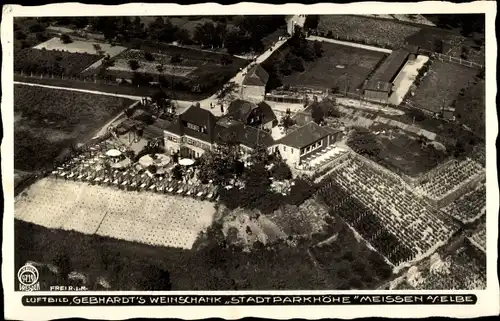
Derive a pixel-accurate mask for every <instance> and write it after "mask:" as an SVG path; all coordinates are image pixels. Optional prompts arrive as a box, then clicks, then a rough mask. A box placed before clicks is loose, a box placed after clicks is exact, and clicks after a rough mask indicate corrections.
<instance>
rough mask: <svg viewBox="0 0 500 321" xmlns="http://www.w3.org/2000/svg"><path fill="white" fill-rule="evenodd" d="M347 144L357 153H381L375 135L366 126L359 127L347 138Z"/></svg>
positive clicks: (376, 155) (368, 154)
mask: <svg viewBox="0 0 500 321" xmlns="http://www.w3.org/2000/svg"><path fill="white" fill-rule="evenodd" d="M347 145H348V146H349V147H351V148H352V149H353V150H354V151H355V152H356V153H358V154H362V155H366V156H370V157H378V155H379V153H380V146H379V143H378V141H377V139H376V138H375V135H373V134H372V133H371V132H370V131H369V130H367V129H365V128H357V129H356V130H355V131H354V133H353V134H352V135H351V136H350V137H349V139H348V140H347Z"/></svg>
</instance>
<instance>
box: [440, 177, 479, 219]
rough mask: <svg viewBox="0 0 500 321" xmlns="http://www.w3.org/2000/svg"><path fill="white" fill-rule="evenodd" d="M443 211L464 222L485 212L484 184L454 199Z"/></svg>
mask: <svg viewBox="0 0 500 321" xmlns="http://www.w3.org/2000/svg"><path fill="white" fill-rule="evenodd" d="M443 212H445V213H446V214H448V215H449V216H451V217H453V218H455V219H457V220H459V221H461V222H462V223H465V224H466V223H470V222H473V221H475V220H476V219H477V218H479V217H480V216H481V215H483V214H484V213H486V185H484V184H481V186H479V187H478V188H477V189H475V190H473V191H472V192H469V193H467V194H465V195H463V196H462V197H460V198H458V199H456V200H455V201H453V202H452V203H451V204H450V205H448V206H446V207H445V208H443Z"/></svg>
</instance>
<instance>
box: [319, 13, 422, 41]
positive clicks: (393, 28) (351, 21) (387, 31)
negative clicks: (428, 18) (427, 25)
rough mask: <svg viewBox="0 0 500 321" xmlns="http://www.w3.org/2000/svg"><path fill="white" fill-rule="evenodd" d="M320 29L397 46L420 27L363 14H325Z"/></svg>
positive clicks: (358, 39)
mask: <svg viewBox="0 0 500 321" xmlns="http://www.w3.org/2000/svg"><path fill="white" fill-rule="evenodd" d="M318 30H319V31H320V32H324V33H328V32H331V35H332V36H333V37H334V38H337V39H342V40H350V41H353V42H361V43H366V44H373V45H378V46H385V47H388V48H397V47H400V46H402V45H403V44H404V41H405V38H406V37H408V36H411V35H413V34H415V33H417V32H418V31H419V30H420V28H418V27H414V26H410V25H406V24H402V23H398V22H397V21H390V20H385V19H384V20H382V19H374V18H369V17H363V16H350V15H324V16H321V17H320V20H319V25H318Z"/></svg>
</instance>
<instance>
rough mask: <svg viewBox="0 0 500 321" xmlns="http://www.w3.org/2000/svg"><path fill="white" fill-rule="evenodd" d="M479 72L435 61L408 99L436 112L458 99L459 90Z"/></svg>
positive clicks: (467, 84) (465, 86) (464, 87)
mask: <svg viewBox="0 0 500 321" xmlns="http://www.w3.org/2000/svg"><path fill="white" fill-rule="evenodd" d="M478 72H479V70H477V69H474V68H469V67H465V66H461V65H458V64H453V63H448V62H443V61H439V60H435V61H434V62H433V63H432V65H431V67H430V70H429V71H428V73H427V75H425V76H424V77H423V78H422V79H421V83H420V85H419V86H418V87H417V89H416V90H415V95H414V96H413V97H411V98H410V101H411V102H412V104H413V105H415V106H417V107H420V108H423V109H426V110H430V111H434V112H438V111H439V110H440V109H441V107H449V106H451V105H452V103H453V101H454V100H455V99H457V98H458V96H459V93H460V90H461V89H466V88H467V87H469V84H471V83H472V82H473V81H474V79H475V77H476V75H477V74H478Z"/></svg>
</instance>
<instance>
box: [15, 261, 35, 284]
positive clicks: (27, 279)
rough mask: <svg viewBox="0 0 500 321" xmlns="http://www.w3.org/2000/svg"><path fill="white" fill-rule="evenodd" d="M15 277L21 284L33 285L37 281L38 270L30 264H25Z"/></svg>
mask: <svg viewBox="0 0 500 321" xmlns="http://www.w3.org/2000/svg"><path fill="white" fill-rule="evenodd" d="M17 278H18V280H19V282H20V283H21V284H22V285H25V286H30V285H34V284H35V283H36V282H38V270H37V269H36V267H34V266H33V265H31V264H25V265H24V266H23V267H21V268H20V269H19V271H18V272H17Z"/></svg>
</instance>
